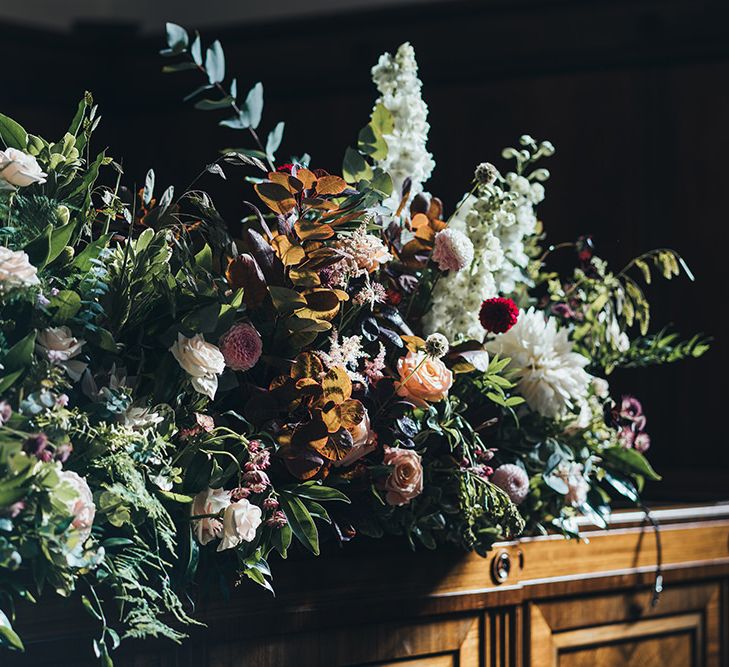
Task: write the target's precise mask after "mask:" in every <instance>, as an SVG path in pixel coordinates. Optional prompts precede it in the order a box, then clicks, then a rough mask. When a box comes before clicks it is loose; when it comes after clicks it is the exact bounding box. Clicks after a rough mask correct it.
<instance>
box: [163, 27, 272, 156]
mask: <svg viewBox="0 0 729 667" xmlns="http://www.w3.org/2000/svg"><path fill="white" fill-rule="evenodd" d="M160 54H161V55H162V56H164V57H165V58H171V57H179V56H181V57H183V60H181V61H178V62H176V63H174V64H171V65H166V66H165V67H164V68H163V69H162V71H163V72H166V73H173V72H183V71H186V70H196V71H197V72H199V73H201V74H203V75H204V76H205V77H206V80H207V82H206V83H204V84H202V85H200V86H198V87H197V88H195V89H194V90H193V91H192V92H190V93H189V94H188V95H186V96H185V101H186V102H187V101H190V100H196V101H195V108H196V109H199V110H201V111H220V110H226V109H227V110H229V111H231V112H232V116H230V117H228V118H224V119H223V120H221V121H220V122H219V124H220V125H221V126H222V127H227V128H230V129H233V130H248V131H249V132H250V134H251V137H252V138H253V140H254V142H255V144H256V149H255V150H254V151H252V152H251V153H252V154H253V155H254V156H255V157H257V158H259V159H262V160H265V161H267V162H268V166H269V167H270V168H271V169H273V164H274V156H275V152H276V150H277V149H278V147H279V146H280V145H281V141H282V139H283V130H284V124H283V123H278V124H277V125H276V126H275V127H274V128H273V130H271V132H270V134H269V135H268V139H267V140H266V145H265V147H264V145H263V144H262V143H261V141H260V139H259V138H258V135H257V133H256V130H257V129H258V126H259V125H260V124H261V118H262V116H263V84H262V83H261V82H260V81H259V82H258V83H256V84H254V85H253V87H252V88H251V89H250V90H249V91H248V93H247V94H246V97H245V99H244V100H243V101H239V99H238V82H237V79H232V80H231V81H230V82H229V84H228V85H227V86H225V85H224V84H225V52H224V51H223V46H222V44H221V43H220V42H219V41H217V40H216V41H215V42H213V43H212V44H211V45H210V46H209V47H208V48H207V50H206V52H205V58H204V60H203V57H202V41H201V38H200V35H199V33H197V32H196V33H195V39H194V40H193V42H192V43H190V39H189V35H188V33H187V31H186V30H185V29H184V28H182V27H181V26H179V25H176V24H174V23H168V24H167V48H166V49H163V50H162V51H160ZM211 93H212V94H215V95H216V97H202V96H203V94H205V95H209V94H211ZM239 151H240V149H239ZM226 152H229V151H226Z"/></svg>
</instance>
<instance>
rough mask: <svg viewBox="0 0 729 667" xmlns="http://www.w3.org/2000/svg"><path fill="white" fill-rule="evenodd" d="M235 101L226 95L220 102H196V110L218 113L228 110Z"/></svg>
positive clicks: (206, 100)
mask: <svg viewBox="0 0 729 667" xmlns="http://www.w3.org/2000/svg"><path fill="white" fill-rule="evenodd" d="M234 101H235V100H234V99H233V98H232V97H231V96H230V95H226V96H225V97H224V98H222V99H220V100H208V99H205V100H200V101H199V102H195V108H196V109H200V110H201V111H217V110H218V109H228V108H229V107H230V106H231V104H233V102H234Z"/></svg>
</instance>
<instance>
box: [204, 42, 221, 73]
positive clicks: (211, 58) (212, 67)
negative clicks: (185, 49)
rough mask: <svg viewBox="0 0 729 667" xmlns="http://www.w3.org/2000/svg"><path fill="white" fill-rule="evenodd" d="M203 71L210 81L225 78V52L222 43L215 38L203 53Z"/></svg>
mask: <svg viewBox="0 0 729 667" xmlns="http://www.w3.org/2000/svg"><path fill="white" fill-rule="evenodd" d="M205 71H206V72H207V74H208V81H210V83H220V82H221V81H222V80H223V79H224V78H225V54H224V53H223V45H222V44H221V43H220V42H219V41H218V40H217V39H216V40H215V41H214V42H213V43H212V44H211V45H210V48H209V49H208V50H207V53H206V54H205Z"/></svg>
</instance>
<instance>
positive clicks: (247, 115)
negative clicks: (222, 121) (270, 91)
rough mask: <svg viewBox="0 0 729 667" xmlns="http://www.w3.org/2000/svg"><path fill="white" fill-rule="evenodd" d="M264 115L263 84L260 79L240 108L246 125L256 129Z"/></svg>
mask: <svg viewBox="0 0 729 667" xmlns="http://www.w3.org/2000/svg"><path fill="white" fill-rule="evenodd" d="M262 115H263V84H262V83H261V82H260V81H259V82H258V83H257V84H256V85H255V86H253V88H251V89H250V90H249V91H248V95H247V96H246V101H245V102H244V103H243V106H242V107H241V110H240V118H241V121H242V122H243V123H244V127H251V128H253V129H254V130H255V129H256V128H257V127H258V125H259V124H260V122H261V116H262Z"/></svg>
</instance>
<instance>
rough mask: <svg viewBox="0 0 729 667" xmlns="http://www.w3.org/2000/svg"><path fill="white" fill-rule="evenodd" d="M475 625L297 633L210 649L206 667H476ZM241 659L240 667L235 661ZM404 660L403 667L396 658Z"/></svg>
mask: <svg viewBox="0 0 729 667" xmlns="http://www.w3.org/2000/svg"><path fill="white" fill-rule="evenodd" d="M480 646H481V622H480V619H479V618H478V617H472V616H471V617H466V618H456V619H444V620H434V621H432V622H430V623H418V624H412V625H393V624H382V625H372V626H353V627H348V628H344V629H340V630H335V631H331V632H321V633H302V634H299V635H295V636H293V637H291V636H285V637H280V636H277V637H267V638H265V639H261V640H248V641H241V642H226V643H225V644H222V645H213V646H211V647H210V649H209V651H208V656H207V660H206V662H205V664H206V665H209V666H210V667H240V666H242V665H243V664H245V665H246V666H248V665H250V666H251V667H253V666H255V667H278V666H279V665H297V667H309V666H310V667H319V666H320V665H327V666H331V667H339V666H341V667H345V666H355V665H379V666H383V667H384V666H386V665H394V664H396V663H394V662H393V661H396V660H397V661H398V662H397V664H405V665H413V666H417V667H445V666H446V665H448V666H450V665H452V666H453V667H479V664H480V662H479V661H480V652H481V648H480ZM241 656H244V657H245V663H243V662H241ZM403 659H404V660H405V662H404V663H403V662H402V660H403Z"/></svg>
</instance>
